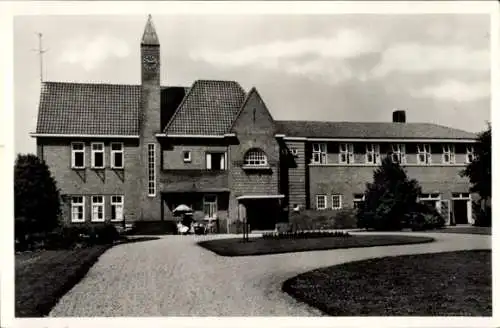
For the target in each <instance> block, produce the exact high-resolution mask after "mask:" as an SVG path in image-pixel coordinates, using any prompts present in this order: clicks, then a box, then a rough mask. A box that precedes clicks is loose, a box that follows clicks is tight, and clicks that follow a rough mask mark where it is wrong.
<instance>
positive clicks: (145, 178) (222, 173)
mask: <svg viewBox="0 0 500 328" xmlns="http://www.w3.org/2000/svg"><path fill="white" fill-rule="evenodd" d="M140 49H141V63H140V65H141V77H142V83H141V85H111V84H84V83H63V82H44V83H43V84H42V91H41V96H40V106H39V114H38V122H37V128H36V132H35V133H33V134H32V135H33V137H35V138H36V142H37V154H38V156H39V157H40V158H42V159H43V160H45V161H46V163H47V164H48V166H49V167H50V169H51V171H52V174H53V175H54V176H55V178H56V180H57V182H58V186H59V188H60V189H61V193H62V194H63V199H64V211H63V212H64V215H65V218H67V220H68V221H70V222H74V223H79V222H103V221H113V222H122V221H123V220H126V221H127V222H128V221H138V220H144V221H158V220H173V216H172V210H173V208H175V207H176V206H177V205H179V204H186V205H189V206H191V207H193V208H194V210H196V211H199V212H200V213H203V215H204V216H205V217H207V218H208V217H210V218H216V219H217V222H218V226H219V229H220V231H221V232H224V231H231V230H234V228H233V227H234V223H235V222H236V221H238V220H242V219H243V218H246V219H247V220H248V222H249V223H250V225H251V227H252V229H272V228H274V225H275V222H276V220H277V218H280V217H283V218H285V219H286V213H287V212H288V211H289V210H291V209H293V208H311V209H318V210H321V209H340V208H345V207H353V206H356V204H357V203H358V202H360V201H362V193H363V191H364V188H365V183H366V182H368V181H370V180H371V179H372V173H373V170H374V168H375V167H376V166H377V165H378V164H379V163H380V161H381V158H382V157H384V156H391V157H392V158H394V160H398V161H400V162H401V163H402V164H403V165H404V167H405V168H406V170H407V172H408V174H409V176H410V177H412V178H416V179H418V180H419V182H420V184H421V186H422V188H423V192H424V194H423V195H421V199H422V200H425V201H428V202H433V204H435V206H436V207H438V208H439V209H440V210H441V211H442V212H443V213H445V214H447V215H448V217H449V212H454V215H455V218H456V221H457V223H471V222H472V220H473V218H472V210H471V208H472V207H471V195H470V194H469V184H468V181H467V180H466V179H465V178H461V177H460V176H459V174H458V173H459V171H460V170H461V169H463V168H464V167H465V165H466V164H467V163H468V162H469V161H471V160H472V158H473V156H474V155H473V146H474V145H473V144H474V143H475V137H476V136H475V135H474V134H472V133H469V132H465V131H460V130H456V129H453V128H449V127H444V126H439V125H435V124H429V123H410V122H408V123H407V122H406V118H405V116H406V115H405V112H404V111H395V112H394V114H393V120H392V122H387V123H375V122H373V123H356V122H314V121H278V120H275V119H273V117H272V115H271V114H270V112H269V110H268V108H267V107H266V104H265V102H264V100H263V99H262V98H261V96H260V95H259V93H258V91H257V90H256V89H255V88H252V89H251V90H250V91H248V92H246V91H245V90H243V88H242V87H241V86H240V85H239V84H238V83H237V82H233V81H213V80H198V81H195V82H194V83H193V85H192V86H190V87H174V86H162V85H161V84H160V67H161V66H160V44H159V41H158V37H157V34H156V31H155V29H154V26H153V23H152V21H151V17H149V19H148V21H147V24H146V27H145V30H144V34H143V37H142V42H141V46H140ZM138 64H139V63H138ZM282 215H283V216H282Z"/></svg>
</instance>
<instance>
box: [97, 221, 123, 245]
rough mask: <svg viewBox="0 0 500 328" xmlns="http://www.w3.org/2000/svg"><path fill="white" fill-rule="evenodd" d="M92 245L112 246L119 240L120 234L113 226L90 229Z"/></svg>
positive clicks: (106, 225)
mask: <svg viewBox="0 0 500 328" xmlns="http://www.w3.org/2000/svg"><path fill="white" fill-rule="evenodd" d="M91 236H92V240H91V243H92V244H98V245H105V244H112V243H113V242H115V241H117V240H119V239H120V234H119V233H118V230H117V229H116V227H115V226H114V225H113V224H109V223H107V224H104V225H99V226H95V227H93V228H92V229H91Z"/></svg>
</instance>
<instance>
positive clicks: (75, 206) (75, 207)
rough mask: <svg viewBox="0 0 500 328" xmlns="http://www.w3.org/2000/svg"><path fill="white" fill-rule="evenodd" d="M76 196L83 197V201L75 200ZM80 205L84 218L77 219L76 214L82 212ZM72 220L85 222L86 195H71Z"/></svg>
mask: <svg viewBox="0 0 500 328" xmlns="http://www.w3.org/2000/svg"><path fill="white" fill-rule="evenodd" d="M76 198H81V199H82V201H81V202H75V199H76ZM80 207H81V210H82V218H81V219H75V214H77V213H79V212H80V211H79V210H78V208H80ZM71 222H74V223H80V222H85V196H71Z"/></svg>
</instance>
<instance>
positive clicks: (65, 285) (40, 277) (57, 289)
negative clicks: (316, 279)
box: [15, 238, 156, 317]
mask: <svg viewBox="0 0 500 328" xmlns="http://www.w3.org/2000/svg"><path fill="white" fill-rule="evenodd" d="M151 239H156V238H142V239H139V238H136V239H130V240H127V241H125V242H137V241H143V240H151ZM111 246H112V245H97V246H92V247H88V248H80V249H72V250H41V251H37V252H32V253H28V252H26V253H21V254H16V257H15V289H16V292H15V293H16V301H15V303H16V305H15V315H16V317H43V316H46V315H48V314H49V312H50V310H51V309H52V307H53V306H54V305H56V303H57V301H58V300H59V299H60V298H61V297H62V296H63V295H64V294H65V293H66V292H67V291H69V290H70V289H71V288H73V286H74V285H76V284H77V283H78V282H79V281H80V280H81V279H82V278H83V277H84V276H85V274H86V273H87V272H88V270H89V269H90V268H91V267H92V265H93V264H94V263H95V262H96V261H97V259H98V258H99V256H101V255H102V254H103V253H104V252H105V251H106V250H107V249H108V248H110V247H111Z"/></svg>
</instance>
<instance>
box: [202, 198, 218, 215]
mask: <svg viewBox="0 0 500 328" xmlns="http://www.w3.org/2000/svg"><path fill="white" fill-rule="evenodd" d="M203 212H204V213H205V218H207V219H215V218H216V217H217V196H216V195H205V196H204V197H203Z"/></svg>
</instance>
